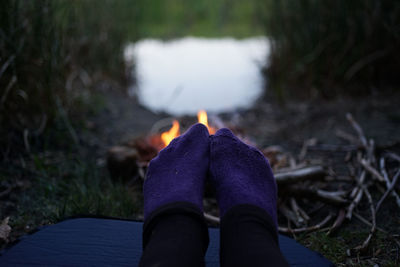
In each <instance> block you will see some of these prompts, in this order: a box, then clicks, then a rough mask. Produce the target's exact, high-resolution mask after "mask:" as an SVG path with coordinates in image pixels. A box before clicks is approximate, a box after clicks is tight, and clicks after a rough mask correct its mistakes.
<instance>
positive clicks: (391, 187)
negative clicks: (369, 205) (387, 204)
mask: <svg viewBox="0 0 400 267" xmlns="http://www.w3.org/2000/svg"><path fill="white" fill-rule="evenodd" d="M399 176H400V169H399V170H398V171H397V173H396V175H395V176H394V177H393V181H392V183H391V184H390V187H389V188H388V189H387V191H386V192H385V194H383V196H382V197H381V199H380V200H379V202H378V204H376V208H375V210H376V212H378V210H379V208H380V207H381V205H382V203H383V201H385V199H386V197H387V196H388V195H389V194H390V193H391V192H392V190H393V189H394V187H395V186H396V183H397V180H398V179H399Z"/></svg>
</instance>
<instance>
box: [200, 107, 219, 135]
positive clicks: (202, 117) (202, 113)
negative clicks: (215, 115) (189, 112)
mask: <svg viewBox="0 0 400 267" xmlns="http://www.w3.org/2000/svg"><path fill="white" fill-rule="evenodd" d="M197 120H198V122H199V123H202V124H204V125H205V126H206V127H207V129H208V132H209V133H210V134H214V133H215V129H214V128H213V127H211V126H209V125H208V118H207V112H206V111H205V110H200V111H199V112H197Z"/></svg>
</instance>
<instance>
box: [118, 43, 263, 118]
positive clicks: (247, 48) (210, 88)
mask: <svg viewBox="0 0 400 267" xmlns="http://www.w3.org/2000/svg"><path fill="white" fill-rule="evenodd" d="M268 53H269V43H268V40H267V39H266V38H264V37H254V38H248V39H241V40H236V39H233V38H218V39H209V38H194V37H186V38H182V39H177V40H172V41H160V40H155V39H145V40H141V41H138V42H137V43H135V44H130V45H128V46H127V47H126V49H125V59H126V60H127V61H128V62H135V73H134V75H135V76H136V79H137V83H136V86H135V87H133V88H132V89H131V90H130V93H131V94H132V95H135V96H136V97H137V98H138V100H139V102H140V103H141V104H142V105H144V106H146V107H147V108H149V109H151V110H153V111H155V112H160V111H163V112H167V113H169V114H172V115H183V114H189V115H191V114H195V113H196V112H197V111H198V110H200V109H204V110H207V111H208V112H211V113H219V112H229V111H232V110H235V109H238V108H248V107H250V106H251V105H252V104H253V103H254V101H255V100H256V99H257V98H258V97H259V96H260V95H261V94H262V91H263V84H264V78H263V76H262V74H261V67H262V66H263V65H264V64H265V62H266V59H267V56H268Z"/></svg>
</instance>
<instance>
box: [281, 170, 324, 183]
mask: <svg viewBox="0 0 400 267" xmlns="http://www.w3.org/2000/svg"><path fill="white" fill-rule="evenodd" d="M325 176H326V171H325V170H324V168H323V167H322V166H313V167H308V168H301V169H296V170H293V171H288V172H282V173H276V174H275V179H276V182H277V184H278V185H282V184H289V183H290V184H291V183H297V182H301V181H305V180H318V179H323V178H324V177H325Z"/></svg>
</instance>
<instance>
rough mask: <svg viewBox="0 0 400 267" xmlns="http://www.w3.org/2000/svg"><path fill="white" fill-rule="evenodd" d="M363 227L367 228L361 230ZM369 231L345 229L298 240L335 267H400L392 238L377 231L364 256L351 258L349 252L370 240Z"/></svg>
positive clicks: (309, 235) (317, 233)
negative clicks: (376, 266)
mask: <svg viewBox="0 0 400 267" xmlns="http://www.w3.org/2000/svg"><path fill="white" fill-rule="evenodd" d="M360 227H364V226H360ZM368 234H369V232H368V231H367V230H359V229H357V230H355V229H354V225H353V226H351V227H350V226H344V227H342V228H341V229H340V230H339V232H337V233H335V234H334V235H329V236H328V235H326V233H325V232H314V233H311V234H304V235H301V236H298V237H297V241H299V242H300V243H301V244H303V245H304V246H306V247H308V248H310V249H312V250H315V251H318V252H319V253H321V254H322V255H324V257H326V258H327V259H329V260H330V261H332V262H333V263H334V264H335V265H336V266H373V265H375V264H379V266H398V265H397V264H398V262H396V260H395V259H396V248H397V245H396V243H395V242H394V241H393V238H391V237H390V234H386V233H382V232H380V231H377V232H376V233H375V234H374V237H373V239H372V241H371V244H370V245H369V247H368V250H367V251H365V252H363V253H356V254H355V253H354V252H351V254H348V250H350V249H351V248H354V247H356V246H357V245H359V244H361V243H362V242H363V241H364V240H365V238H366V237H367V236H368Z"/></svg>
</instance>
